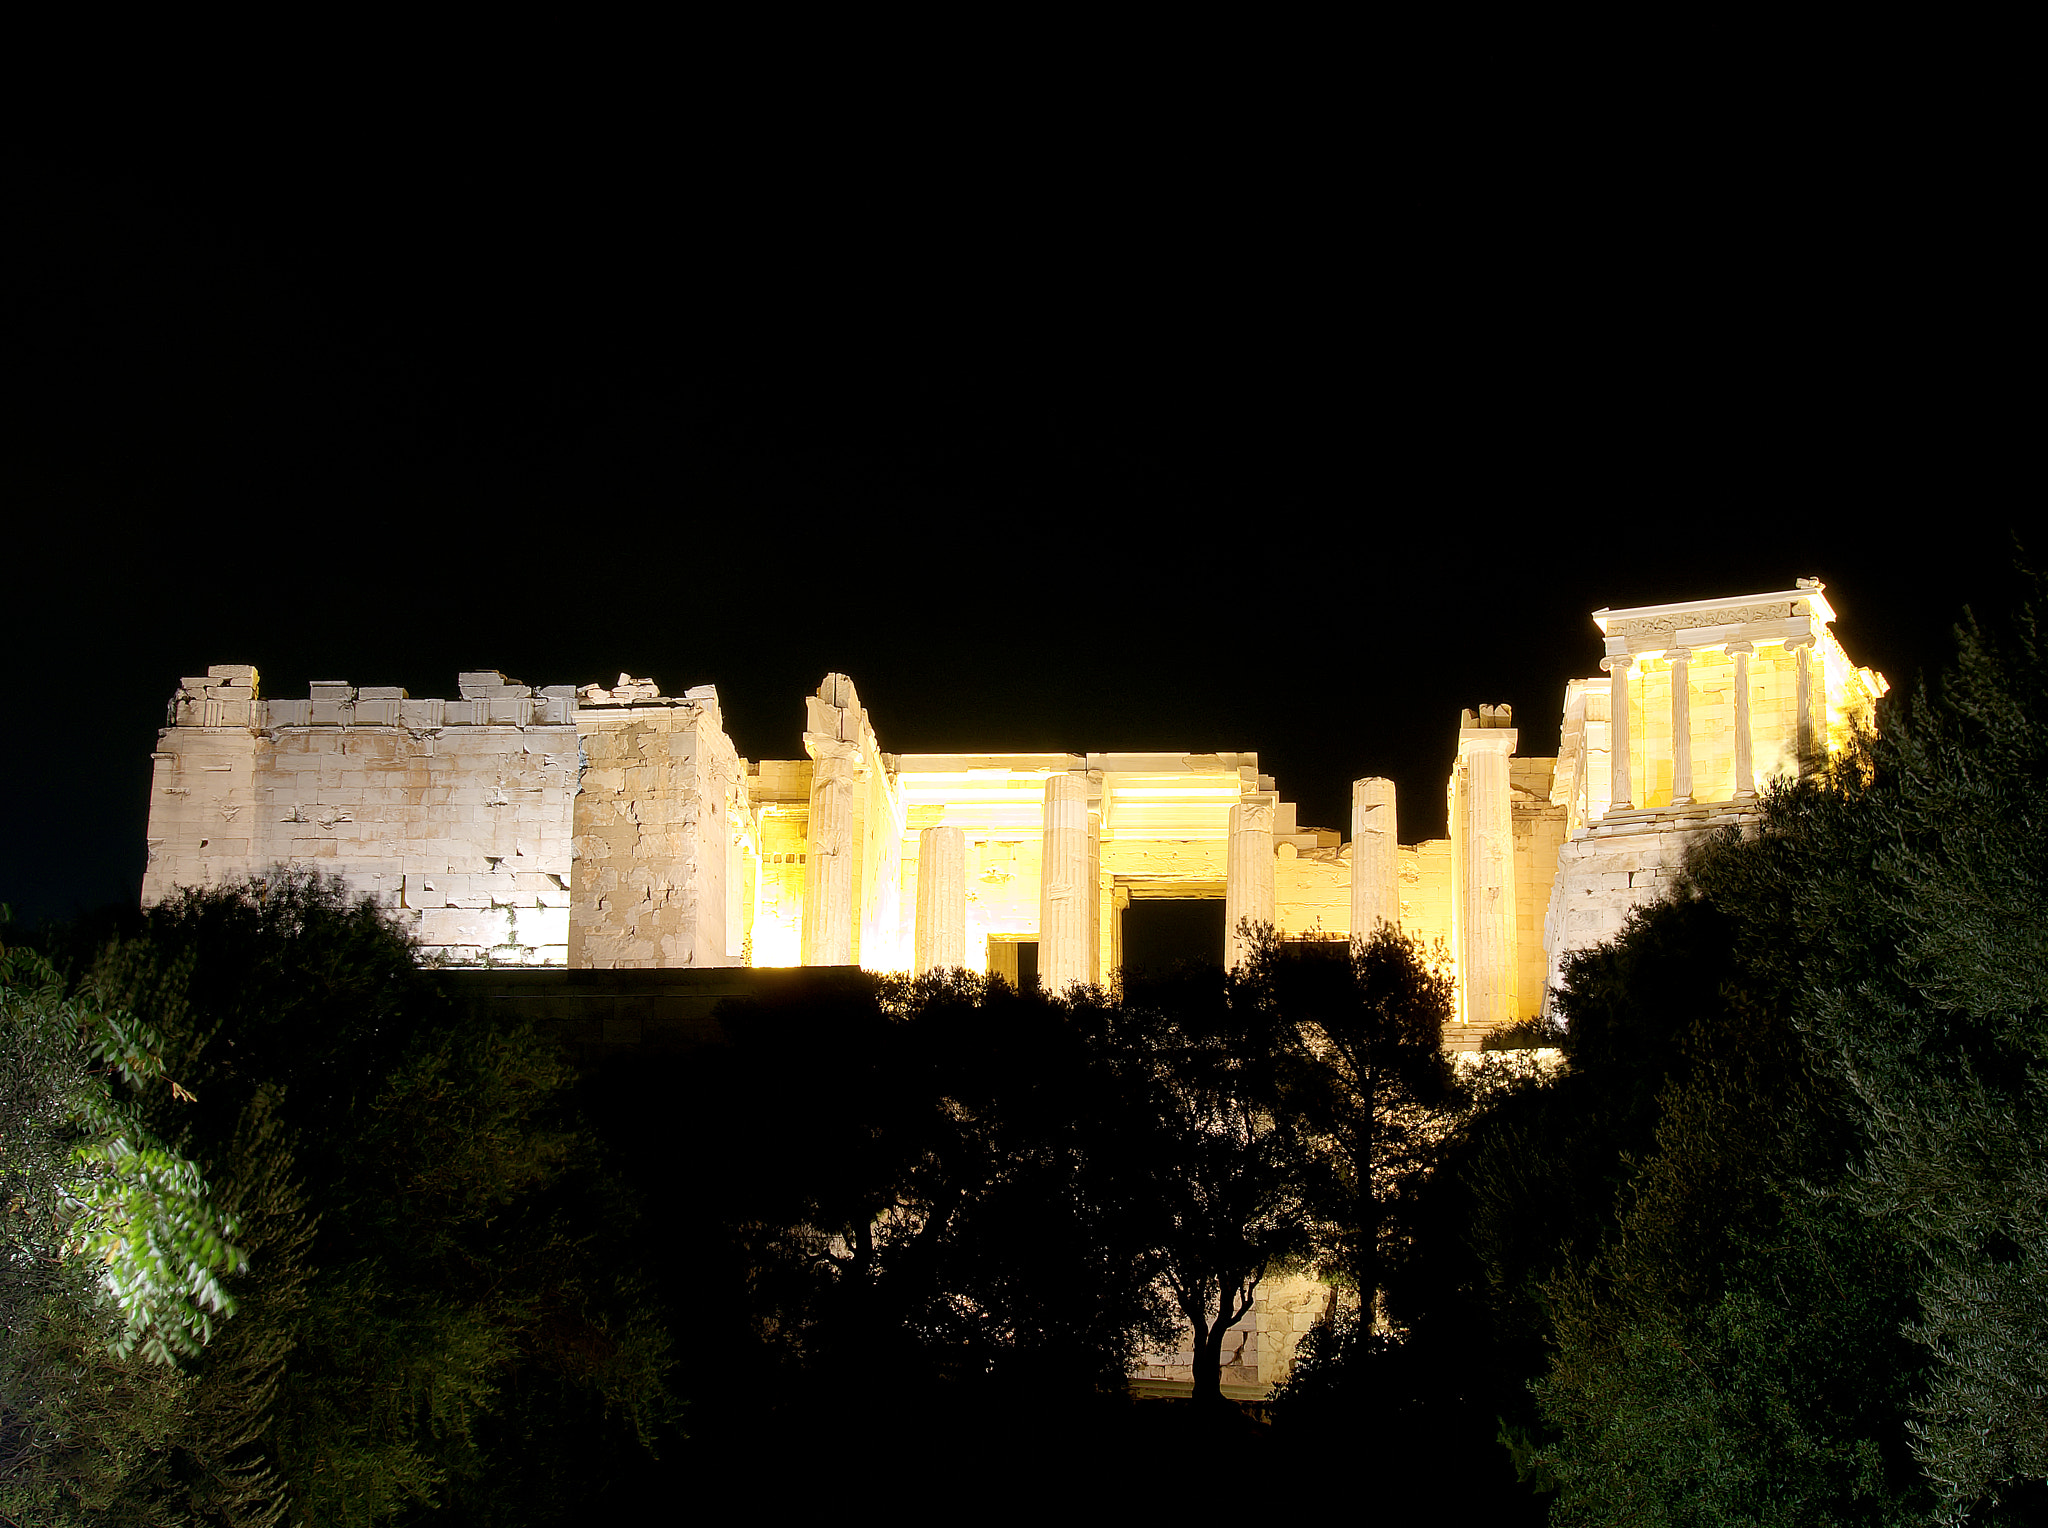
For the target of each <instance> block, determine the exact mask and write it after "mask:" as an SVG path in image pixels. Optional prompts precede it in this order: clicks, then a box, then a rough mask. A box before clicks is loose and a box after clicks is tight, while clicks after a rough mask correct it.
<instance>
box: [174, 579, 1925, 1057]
mask: <svg viewBox="0 0 2048 1528" xmlns="http://www.w3.org/2000/svg"><path fill="white" fill-rule="evenodd" d="M1833 614H1834V613H1833V611H1832V610H1831V609H1830V608H1829V606H1828V604H1827V601H1826V599H1825V597H1824V596H1823V594H1822V592H1821V589H1820V586H1819V585H1818V584H1817V583H1814V582H1812V581H1806V580H1802V581H1801V583H1800V584H1799V586H1798V587H1796V588H1794V589H1790V590H1785V591H1781V592H1777V593H1768V594H1755V595H1744V596H1739V597H1735V598H1730V599H1719V600H1703V601H1695V602H1691V603H1687V604H1680V605H1660V606H1648V607H1643V608H1641V609H1635V610H1602V611H1598V612H1596V613H1595V615H1594V621H1595V623H1596V624H1597V625H1598V627H1599V629H1600V632H1601V634H1602V636H1603V638H1604V642H1605V648H1606V656H1605V659H1604V661H1603V664H1602V669H1603V672H1602V673H1600V674H1598V675H1595V676H1591V677H1589V678H1586V679H1576V680H1573V681H1571V683H1570V684H1568V685H1567V686H1566V688H1565V696H1564V707H1563V727H1562V732H1561V738H1560V746H1559V751H1558V755H1557V757H1556V758H1554V759H1552V758H1526V759H1525V758H1520V757H1517V756H1516V747H1517V741H1518V737H1519V733H1518V732H1517V730H1516V728H1515V727H1514V724H1513V718H1512V717H1511V716H1510V715H1509V713H1508V709H1507V708H1506V707H1505V706H1482V707H1478V708H1476V709H1475V710H1472V711H1468V712H1466V713H1465V716H1464V718H1463V719H1462V722H1461V725H1460V727H1459V729H1458V732H1457V737H1456V743H1457V753H1456V759H1455V763H1454V764H1453V767H1452V772H1451V776H1450V779H1449V781H1448V784H1447V789H1446V806H1447V808H1448V819H1447V820H1448V836H1447V837H1446V838H1443V839H1438V840H1430V841H1425V842H1423V843H1419V844H1415V845H1409V846H1402V845H1400V844H1399V843H1398V838H1397V830H1396V826H1395V806H1396V804H1395V799H1394V787H1393V784H1392V782H1391V781H1388V780H1385V779H1381V778H1377V777H1373V776H1365V777H1363V778H1361V779H1359V780H1358V781H1357V782H1356V784H1355V786H1354V789H1353V798H1352V821H1351V823H1350V824H1349V828H1350V833H1351V841H1350V842H1346V841H1345V838H1344V835H1343V834H1342V833H1340V832H1338V831H1337V830H1335V829H1331V828H1317V827H1310V826H1306V825H1303V824H1301V823H1299V822H1298V821H1297V814H1296V811H1295V807H1294V804H1293V803H1292V802H1289V801H1287V800H1285V799H1283V798H1282V797H1281V795H1280V793H1279V791H1278V789H1277V788H1276V786H1275V783H1274V781H1273V780H1272V779H1271V778H1270V777H1269V776H1265V775H1261V774H1260V773H1259V765H1258V756H1257V755H1256V754H1253V753H1188V752H1159V753H1101V754H1010V753H988V754H960V755H955V754H947V755H937V754H891V753H885V752H884V751H883V750H882V747H881V741H880V739H879V737H878V735H877V732H876V729H875V727H874V725H873V723H872V722H871V720H870V718H869V716H868V713H867V711H866V710H865V709H864V708H863V707H862V705H861V703H860V698H859V695H858V694H857V692H856V690H855V688H854V685H853V682H852V680H850V679H849V678H848V677H847V676H845V675H843V674H831V675H827V676H826V678H825V680H824V681H823V683H821V684H820V685H819V687H818V690H817V692H816V693H815V694H813V695H810V696H807V697H804V698H803V705H804V728H803V732H802V742H803V748H804V753H805V754H806V757H803V758H798V759H783V760H773V759H771V760H762V761H760V762H749V761H747V760H745V759H742V758H741V757H740V756H739V755H738V753H737V751H736V750H735V749H734V747H733V744H732V742H731V740H730V739H729V738H728V737H727V736H726V734H725V731H724V729H723V725H722V722H721V718H720V713H719V703H718V694H717V691H716V690H715V689H713V688H712V687H710V686H708V685H707V686H703V687H701V688H698V689H693V690H690V691H688V692H686V693H685V694H684V695H683V696H681V697H664V696H663V695H662V694H661V693H660V691H659V689H658V688H657V686H656V685H655V684H654V683H653V682H652V681H650V680H636V679H632V678H629V677H628V676H626V675H621V676H620V677H619V681H618V683H617V684H616V685H614V686H612V687H610V688H605V687H601V686H596V685H588V686H584V687H583V688H581V689H580V690H579V689H575V688H572V687H569V686H553V687H549V688H545V689H541V690H537V691H536V690H533V689H530V688H528V687H527V686H524V685H521V684H517V683H515V682H512V681H509V680H507V679H505V677H504V676H503V675H501V674H498V673H494V672H488V671H484V672H478V673H469V674H464V675H462V676H460V679H459V681H458V688H459V693H460V697H461V698H460V699H458V700H448V701H443V700H414V699H412V698H411V697H409V696H407V695H406V694H404V693H403V692H402V691H399V690H395V689H373V688H367V687H365V688H360V689H358V688H356V687H353V686H350V685H347V684H343V683H340V682H335V683H328V684H317V685H315V686H313V693H312V695H311V696H310V697H308V698H307V699H304V700H296V699H293V700H265V699H263V698H262V697H261V695H260V693H259V685H258V676H257V674H256V671H255V670H254V669H253V668H249V667H247V666H237V665H224V666H219V667H216V668H213V669H210V670H208V671H207V673H206V674H205V675H202V676H198V677H194V678H189V679H186V680H185V681H184V682H183V685H182V687H181V688H180V690H179V692H178V695H177V697H176V699H175V701H174V703H173V714H172V718H171V720H172V725H171V726H169V727H167V728H165V729H164V731H163V733H162V734H161V738H160V741H159V743H158V751H157V753H156V755H155V764H156V767H155V778H154V781H153V784H152V794H151V802H150V826H149V865H148V870H147V873H146V876H145V880H144V883H143V900H144V901H145V902H155V901H158V900H160V899H162V898H163V897H165V896H167V895H169V894H170V893H171V892H172V891H173V889H174V888H175V887H177V886H179V885H200V886H204V885H209V884H213V883H215V882H218V881H220V880H222V879H224V878H226V877H229V876H232V875H239V874H260V873H261V872H262V871H263V870H264V869H265V868H267V867H269V866H271V865H275V864H278V863H280V862H294V863H303V864H307V865H314V866H318V867H319V868H321V869H323V870H328V871H331V872H334V873H336V874H339V875H341V876H342V877H344V878H345V879H346V880H347V881H348V882H349V884H351V885H352V886H354V887H355V888H356V889H358V890H359V891H361V892H363V893H365V894H368V895H370V896H372V897H374V898H375V899H376V900H377V901H379V902H380V903H382V904H383V905H385V906H387V907H389V908H391V909H393V910H394V911H395V912H397V913H398V914H399V915H400V916H401V917H402V918H404V919H405V920H406V921H407V922H408V923H409V924H410V925H411V927H412V928H413V929H414V931H415V932H417V934H418V935H419V937H420V939H421V940H422V942H423V943H424V944H425V945H426V946H427V947H428V948H429V949H430V950H433V951H436V952H441V953H444V954H446V955H447V956H449V957H450V958H453V959H456V960H463V961H487V960H488V961H495V962H502V963H516V964H528V965H567V966H572V967H586V968H620V967H691V966H723V965H747V964H751V965H757V966H794V965H799V964H814V965H847V964H853V965H860V966H864V967H867V968H869V969H871V970H878V971H910V970H920V971H922V970H930V969H936V968H939V967H943V966H952V965H960V966H965V967H966V968H967V969H969V970H974V971H993V972H999V973H1005V974H1008V975H1011V976H1014V975H1015V974H1016V972H1017V970H1018V965H1017V950H1018V946H1019V945H1020V944H1022V943H1027V942H1036V943H1037V944H1038V945H1039V969H1040V973H1041V977H1042V979H1043V980H1044V981H1045V982H1046V983H1047V985H1049V986H1053V987H1056V988H1057V987H1064V986H1067V985H1070V984H1073V983H1077V982H1107V981H1109V980H1112V979H1113V978H1114V976H1115V973H1116V971H1117V970H1118V968H1119V967H1120V965H1121V962H1122V921H1123V915H1124V913H1125V911H1126V910H1127V909H1128V908H1129V907H1130V905H1131V904H1132V902H1133V901H1141V900H1145V899H1148V898H1162V897H1182V898H1185V897H1195V898H1215V899H1220V900H1222V901H1223V902H1224V903H1225V905H1226V909H1227V911H1228V914H1229V933H1228V934H1227V935H1226V939H1227V947H1226V949H1225V950H1224V951H1221V952H1219V953H1221V954H1222V955H1223V956H1224V958H1225V959H1226V960H1231V961H1234V960H1236V959H1237V958H1238V957H1239V954H1240V953H1241V952H1240V946H1239V941H1238V939H1237V935H1236V928H1237V922H1238V920H1239V919H1240V918H1244V919H1249V920H1251V921H1253V922H1260V923H1263V922H1270V923H1272V924H1273V925H1274V926H1275V927H1276V928H1277V929H1278V930H1279V931H1280V932H1281V933H1282V934H1286V935H1295V936H1317V935H1320V936H1324V937H1333V938H1344V937H1348V936H1349V935H1350V934H1351V933H1352V932H1353V930H1354V929H1358V930H1359V931H1360V932H1361V933H1363V932H1366V931H1368V930H1369V929H1370V927H1371V926H1373V925H1374V924H1377V923H1378V922H1380V921H1382V920H1384V921H1386V922H1388V923H1391V924H1394V925H1396V926H1398V927H1399V928H1401V929H1402V930H1403V931H1405V932H1407V933H1409V934H1412V935H1415V936H1416V937H1418V938H1420V939H1421V940H1422V941H1423V942H1424V943H1425V945H1429V946H1432V947H1435V948H1437V949H1438V950H1439V952H1440V954H1441V956H1442V958H1444V959H1445V960H1446V961H1448V962H1449V963H1450V964H1451V966H1452V968H1453V970H1454V973H1455V975H1456V977H1457V988H1458V995H1459V1010H1458V1012H1459V1019H1458V1023H1457V1025H1456V1026H1455V1032H1454V1034H1453V1035H1452V1036H1451V1044H1452V1045H1453V1046H1454V1048H1458V1049H1471V1048H1474V1047H1476V1046H1477V1045H1478V1044H1479V1042H1480V1039H1481V1038H1482V1037H1483V1035H1484V1033H1485V1032H1486V1031H1487V1030H1490V1029H1492V1028H1495V1027H1498V1026H1499V1025H1502V1024H1507V1023H1512V1022H1515V1021H1517V1020H1519V1019H1525V1018H1528V1017H1530V1016H1532V1015H1533V1014H1535V1013H1537V1012H1539V1011H1540V1010H1541V1008H1542V1005H1543V1003H1544V1001H1545V995H1546V992H1547V991H1548V990H1549V989H1550V988H1551V987H1553V986H1554V985H1555V982H1556V980H1557V973H1558V970H1559V968H1560V963H1561V961H1562V960H1563V958H1564V957H1565V955H1567V954H1568V953H1570V952H1571V951H1573V950H1578V949H1584V948H1587V947H1589V946H1591V945H1593V944H1596V943H1598V942H1600V941H1601V940H1603V939H1606V938H1610V937H1612V935H1613V934H1614V933H1616V932H1618V931H1619V929H1620V927H1621V924H1622V922H1623V921H1624V920H1625V919H1626V917H1627V915H1628V912H1629V911H1630V910H1631V909H1632V908H1635V907H1638V906H1641V905H1643V904H1645V903H1647V902H1649V901H1651V900H1653V899H1654V898H1656V897H1657V896H1659V895H1661V893H1662V891H1663V890H1664V889H1665V888H1666V887H1668V885H1669V884H1670V880H1671V877H1672V875H1673V874H1674V873H1675V872H1676V870H1677V868H1678V866H1679V865H1680V864H1681V863H1682V860H1683V857H1684V851H1685V847H1686V845H1687V844H1688V843H1689V842H1690V841H1691V840H1692V839H1693V838H1694V837H1696V836H1697V835H1698V834H1699V833H1700V832H1702V831H1704V830H1707V829H1710V828H1713V827H1716V826H1721V825H1724V824H1741V823H1743V822H1746V821H1748V820H1750V818H1751V817H1752V816H1753V814H1754V810H1755V801H1756V793H1757V791H1758V790H1760V789H1762V788H1763V787H1764V786H1765V785H1766V784H1767V783H1768V782H1769V781H1770V780H1772V779H1774V778H1778V777H1781V776H1785V775H1790V774H1794V773H1796V772H1798V771H1799V770H1801V769H1802V768H1810V767H1813V766H1814V765H1816V764H1817V763H1818V762H1819V761H1820V760H1821V759H1822V758H1823V757H1824V756H1825V755H1826V754H1827V753H1828V752H1829V751H1831V750H1833V749H1837V748H1839V747H1841V746H1842V745H1843V743H1844V742H1845V741H1846V739H1847V736H1848V734H1849V731H1850V729H1851V728H1852V727H1854V726H1856V725H1859V724H1862V725H1868V724H1869V722H1870V720H1871V715H1872V707H1873V705H1874V703H1875V701H1876V699H1877V697H1878V696H1879V695H1881V694H1882V693H1883V691H1884V687H1885V686H1884V681H1883V680H1882V679H1881V678H1879V677H1878V676H1877V675H1875V674H1872V673H1871V672H1870V671H1869V670H1867V669H1860V668H1857V667H1856V666H1855V665H1854V664H1853V663H1851V662H1850V660H1849V659H1848V657H1847V656H1846V655H1845V654H1844V653H1843V652H1842V649H1841V646H1840V644H1839V643H1837V642H1836V640H1835V638H1834V635H1833V633H1832V632H1831V631H1830V630H1829V622H1830V621H1831V620H1832V619H1833ZM1359 762H1360V763H1361V764H1369V763H1370V762H1371V761H1369V760H1362V761H1359ZM1354 856H1355V857H1356V860H1357V864H1358V866H1359V867H1360V875H1359V877H1358V880H1357V884H1355V885H1354V877H1353V867H1354Z"/></svg>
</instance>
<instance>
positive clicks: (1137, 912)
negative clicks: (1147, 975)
mask: <svg viewBox="0 0 2048 1528" xmlns="http://www.w3.org/2000/svg"><path fill="white" fill-rule="evenodd" d="M1182 961H1195V962H1197V963H1198V964H1201V965H1205V966H1220V965H1222V964H1223V899H1222V898H1221V897H1205V898H1200V899H1196V898H1178V897H1134V898H1132V899H1131V905H1130V906H1129V907H1127V908H1125V909H1124V969H1125V970H1126V971H1160V970H1165V969H1167V968H1169V967H1172V966H1177V965H1179V964H1180V963H1181V962H1182Z"/></svg>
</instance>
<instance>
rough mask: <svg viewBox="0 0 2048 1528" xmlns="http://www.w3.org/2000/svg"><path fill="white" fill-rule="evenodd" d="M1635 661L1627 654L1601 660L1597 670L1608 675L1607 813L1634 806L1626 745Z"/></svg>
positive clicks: (1631, 776)
mask: <svg viewBox="0 0 2048 1528" xmlns="http://www.w3.org/2000/svg"><path fill="white" fill-rule="evenodd" d="M1635 661H1636V660H1635V659H1634V658H1633V657H1631V656H1629V655H1627V654H1623V655H1621V656H1619V657H1614V658H1603V659H1601V660H1600V667H1602V668H1603V669H1605V670H1607V674H1608V689H1607V693H1608V697H1609V698H1608V702H1607V717H1608V721H1607V730H1608V735H1609V741H1608V756H1609V760H1610V762H1611V763H1612V765H1613V770H1614V784H1613V788H1612V789H1611V790H1610V791H1609V792H1608V799H1607V810H1608V811H1610V812H1626V811H1628V810H1629V809H1630V808H1631V807H1633V806H1634V805H1635V802H1634V800H1633V799H1632V796H1633V793H1634V791H1635V783H1634V778H1633V767H1632V763H1631V760H1630V757H1629V742H1628V671H1629V670H1630V669H1631V668H1632V667H1634V666H1635Z"/></svg>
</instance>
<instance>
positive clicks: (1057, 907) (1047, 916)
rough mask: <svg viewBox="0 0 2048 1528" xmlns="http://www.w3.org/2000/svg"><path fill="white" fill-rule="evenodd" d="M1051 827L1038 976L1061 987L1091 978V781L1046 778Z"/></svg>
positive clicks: (1042, 871) (1041, 893)
mask: <svg viewBox="0 0 2048 1528" xmlns="http://www.w3.org/2000/svg"><path fill="white" fill-rule="evenodd" d="M1044 822H1045V833H1044V843H1043V854H1042V857H1041V860H1040V867H1039V879H1038V980H1039V982H1040V984H1041V985H1043V986H1044V987H1045V989H1046V990H1047V991H1048V992H1052V993H1060V992H1064V991H1066V989H1067V988H1069V987H1071V986H1075V985H1083V986H1085V985H1086V984H1087V982H1088V950H1089V945H1090V943H1091V940H1092V935H1091V932H1090V929H1089V924H1091V923H1092V922H1093V921H1094V917H1093V914H1094V911H1095V909H1094V897H1093V896H1092V895H1091V894H1092V893H1093V892H1094V890H1095V876H1094V874H1093V872H1092V869H1091V867H1090V866H1089V863H1088V781H1087V778H1086V777H1085V776H1082V775H1054V776H1052V777H1051V778H1050V779H1048V780H1047V781H1046V782H1045V817H1044Z"/></svg>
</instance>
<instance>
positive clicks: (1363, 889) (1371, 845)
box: [1351, 776, 1401, 943]
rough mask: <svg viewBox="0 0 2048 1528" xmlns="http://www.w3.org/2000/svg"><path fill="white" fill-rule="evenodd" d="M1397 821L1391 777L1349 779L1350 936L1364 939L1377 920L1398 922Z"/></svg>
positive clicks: (1377, 923) (1399, 866)
mask: <svg viewBox="0 0 2048 1528" xmlns="http://www.w3.org/2000/svg"><path fill="white" fill-rule="evenodd" d="M1400 846H1401V838H1400V827H1399V824H1398V823H1397V822H1396V820H1395V816H1394V782H1393V781H1392V780H1385V779H1381V778H1380V777H1378V776H1370V777H1368V778H1366V779H1364V780H1354V781H1352V782H1351V938H1352V940H1353V942H1355V943H1363V942H1364V941H1365V940H1368V939H1370V938H1372V935H1373V930H1374V929H1376V928H1377V927H1378V926H1379V925H1380V924H1382V923H1385V924H1389V925H1391V926H1392V927H1394V928H1397V929H1398V928H1399V927H1400V926H1401V860H1400Z"/></svg>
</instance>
